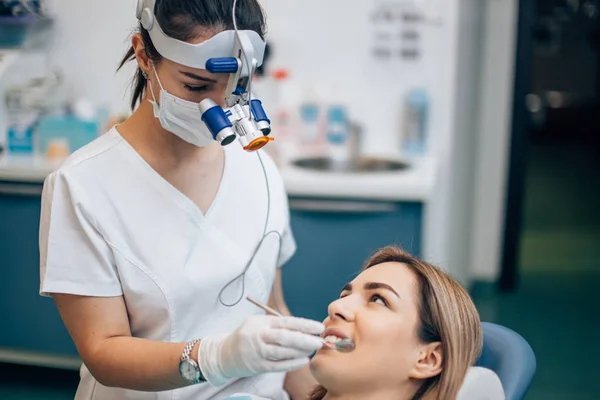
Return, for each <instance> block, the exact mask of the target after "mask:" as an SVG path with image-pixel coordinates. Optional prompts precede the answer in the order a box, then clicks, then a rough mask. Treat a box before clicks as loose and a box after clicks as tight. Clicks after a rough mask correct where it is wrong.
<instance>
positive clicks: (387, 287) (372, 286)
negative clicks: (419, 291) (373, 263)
mask: <svg viewBox="0 0 600 400" xmlns="http://www.w3.org/2000/svg"><path fill="white" fill-rule="evenodd" d="M363 287H364V288H365V290H375V289H384V290H389V291H390V292H392V293H394V294H395V295H396V297H398V298H400V295H399V294H398V292H396V291H395V290H394V288H393V287H391V286H390V285H388V284H385V283H381V282H367V283H365V285H364V286H363Z"/></svg>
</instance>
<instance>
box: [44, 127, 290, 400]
mask: <svg viewBox="0 0 600 400" xmlns="http://www.w3.org/2000/svg"><path fill="white" fill-rule="evenodd" d="M261 155H262V158H263V161H264V164H265V167H266V171H267V176H268V181H269V185H270V193H271V196H270V197H271V215H270V220H269V226H268V227H267V230H268V231H272V230H274V231H277V232H279V233H280V234H281V235H282V241H281V255H280V258H279V260H276V258H277V252H278V246H279V239H278V238H277V236H276V235H271V236H269V237H268V238H267V239H265V241H264V243H263V245H262V246H261V247H260V250H259V251H258V254H257V256H256V258H255V261H254V262H253V263H252V266H251V267H250V269H249V270H248V272H247V274H246V276H245V292H244V296H247V295H250V296H253V297H255V298H256V299H258V300H259V301H262V302H267V301H268V297H269V294H270V292H271V288H272V285H273V281H274V277H275V272H276V266H281V265H283V264H284V263H285V262H286V261H287V260H288V259H289V258H290V257H291V256H292V255H293V253H294V252H295V250H296V245H295V242H294V238H293V235H292V233H291V230H290V227H289V209H288V203H287V197H286V193H285V190H284V186H283V182H282V179H281V177H280V175H279V174H278V171H277V168H276V166H275V165H274V163H273V162H272V160H271V159H270V158H269V157H268V156H267V155H266V154H265V153H261ZM266 215H267V189H266V182H265V176H264V173H263V170H262V167H261V165H260V161H259V159H258V156H257V154H255V153H247V152H245V151H244V150H243V149H242V148H241V146H240V144H239V143H238V142H235V143H233V144H231V145H229V146H226V147H225V167H224V173H223V178H222V181H221V184H220V188H219V189H218V192H217V195H216V198H215V200H214V202H213V204H212V205H211V206H210V208H209V210H208V211H207V212H206V214H205V215H203V213H202V212H201V211H200V209H199V208H198V207H197V206H196V205H195V203H194V202H192V201H191V200H190V199H189V198H188V197H186V196H185V195H183V194H182V193H181V192H180V191H178V190H177V189H176V188H175V187H173V186H172V185H170V184H169V183H168V182H167V181H166V180H165V179H163V178H162V177H161V176H160V175H159V174H158V173H157V172H156V171H154V170H153V169H152V168H151V167H150V166H149V165H148V164H147V163H146V162H145V161H144V160H143V159H142V158H141V157H140V156H139V154H138V153H137V152H136V151H135V150H134V149H133V148H132V147H131V146H130V145H129V144H128V143H127V142H126V141H125V140H124V139H123V138H122V137H121V136H120V135H119V133H118V132H117V130H116V129H112V130H111V131H110V132H108V133H107V134H105V135H103V136H102V137H100V138H98V139H97V140H95V141H94V142H92V143H90V144H89V145H88V146H86V147H84V148H82V149H80V150H79V151H77V152H75V153H74V154H73V155H72V156H71V157H70V158H69V159H68V160H67V161H66V162H65V164H64V165H63V166H62V167H61V168H60V169H59V170H57V171H56V172H54V173H52V174H51V175H50V176H49V177H48V178H47V179H46V182H45V184H44V192H43V196H42V216H41V222H40V253H41V254H40V255H41V268H40V273H41V289H40V293H41V294H42V295H48V294H50V293H65V294H74V295H82V296H94V297H113V296H123V297H124V299H125V303H126V305H127V312H128V317H129V322H130V325H131V332H132V335H133V336H134V337H137V338H144V339H149V340H156V341H163V342H187V341H190V340H193V339H196V338H203V337H206V336H210V335H217V334H222V333H229V332H232V331H233V330H234V329H235V328H237V327H238V326H239V325H240V324H241V323H242V322H243V321H244V320H245V319H246V318H248V317H249V316H251V315H253V314H261V313H263V312H262V311H260V310H259V309H258V308H256V307H255V306H254V305H252V304H250V303H249V302H247V301H245V300H244V301H241V302H240V303H239V304H237V305H236V306H235V307H232V308H228V307H225V306H223V305H221V304H220V303H219V301H218V295H219V292H220V290H221V289H222V288H223V287H224V286H226V285H227V283H228V282H230V281H231V280H232V279H234V278H235V277H236V276H238V275H239V274H240V273H241V272H242V271H243V269H244V266H245V265H246V263H247V262H248V261H249V259H250V258H251V255H252V253H253V252H254V250H255V248H256V247H257V245H258V243H259V241H260V240H261V238H262V235H263V231H264V227H265V221H266ZM241 293H242V279H238V280H237V281H236V282H235V284H233V285H231V286H230V287H229V288H228V289H227V290H226V291H225V292H224V295H223V297H222V299H223V300H224V301H225V302H226V303H233V302H234V301H235V300H236V299H237V298H239V297H240V296H241ZM157 362H159V361H158V360H157ZM173 367H174V368H175V367H176V366H173ZM132 373H135V372H134V371H132ZM283 379H284V374H282V373H278V374H266V375H260V376H257V377H254V378H248V379H239V380H234V381H232V382H230V383H229V384H227V385H226V386H225V387H221V388H215V387H211V386H210V385H208V384H200V385H195V386H190V387H187V388H182V389H178V390H174V391H168V392H160V393H144V392H138V391H133V390H125V389H119V388H109V387H105V386H103V385H101V384H100V383H98V382H97V381H96V380H95V379H94V377H93V376H92V375H91V374H90V372H89V370H88V369H87V368H86V367H85V365H84V366H82V368H81V382H80V385H79V388H78V390H77V395H76V400H116V399H119V400H121V399H144V400H150V399H153V400H163V399H165V400H166V399H170V400H175V399H194V400H203V399H223V398H225V397H227V396H229V395H231V394H234V393H239V392H242V393H253V394H256V395H258V396H262V397H266V398H269V399H275V400H279V399H287V398H288V396H287V394H286V393H285V392H284V391H283Z"/></svg>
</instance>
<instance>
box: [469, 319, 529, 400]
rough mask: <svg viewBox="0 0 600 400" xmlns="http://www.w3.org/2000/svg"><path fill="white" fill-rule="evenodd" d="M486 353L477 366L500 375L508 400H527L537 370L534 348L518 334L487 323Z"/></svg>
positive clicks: (485, 324)
mask: <svg viewBox="0 0 600 400" xmlns="http://www.w3.org/2000/svg"><path fill="white" fill-rule="evenodd" d="M482 326H483V351H482V354H481V357H480V359H479V361H478V362H477V366H479V367H485V368H488V369H491V370H492V371H494V372H495V373H496V375H498V378H500V382H502V387H503V388H504V394H505V395H506V399H507V400H523V398H524V397H525V394H526V393H527V390H528V389H529V385H531V381H532V380H533V375H534V374H535V370H536V360H535V354H534V353H533V349H532V348H531V346H530V345H529V343H527V341H526V340H525V339H524V338H523V337H522V336H521V335H519V334H518V333H516V332H515V331H513V330H511V329H508V328H506V327H504V326H501V325H496V324H492V323H489V322H483V323H482Z"/></svg>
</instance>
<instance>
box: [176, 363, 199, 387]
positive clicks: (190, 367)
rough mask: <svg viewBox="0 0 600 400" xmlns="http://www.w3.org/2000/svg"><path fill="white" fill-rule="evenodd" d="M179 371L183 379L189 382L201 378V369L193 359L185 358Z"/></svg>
mask: <svg viewBox="0 0 600 400" xmlns="http://www.w3.org/2000/svg"><path fill="white" fill-rule="evenodd" d="M179 372H180V373H181V376H183V379H185V380H186V381H189V382H194V381H196V380H197V379H199V378H200V369H199V368H198V367H197V366H196V363H195V362H194V361H192V360H184V361H182V362H181V364H179Z"/></svg>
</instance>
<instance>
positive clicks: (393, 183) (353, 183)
mask: <svg viewBox="0 0 600 400" xmlns="http://www.w3.org/2000/svg"><path fill="white" fill-rule="evenodd" d="M408 162H409V163H410V165H411V166H410V168H408V169H406V170H403V171H398V172H378V173H335V172H316V171H310V170H306V169H302V168H299V167H295V166H293V165H292V164H291V163H285V164H283V165H280V171H281V174H282V176H283V179H284V181H285V185H286V189H287V191H288V193H289V194H290V195H291V196H308V197H326V198H329V197H332V198H339V199H344V198H351V199H371V200H388V201H422V202H427V201H428V200H429V199H430V197H431V193H432V191H433V188H434V187H435V183H436V177H437V167H436V162H435V160H433V159H431V158H419V159H413V160H409V161H408ZM59 166H60V162H48V161H47V160H46V159H44V158H41V157H29V156H6V155H4V156H0V181H10V182H27V183H42V182H43V181H44V179H45V178H46V176H47V175H48V174H50V173H51V172H52V171H53V170H55V169H56V168H58V167H59Z"/></svg>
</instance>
